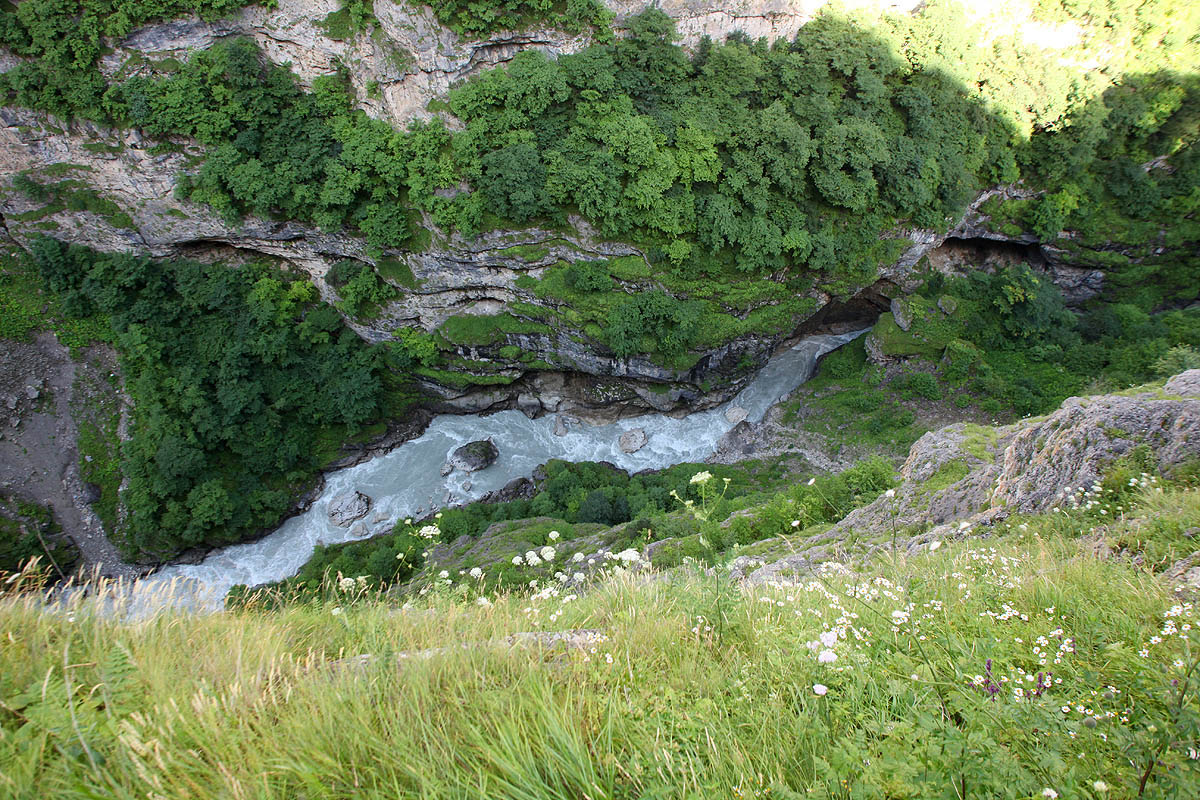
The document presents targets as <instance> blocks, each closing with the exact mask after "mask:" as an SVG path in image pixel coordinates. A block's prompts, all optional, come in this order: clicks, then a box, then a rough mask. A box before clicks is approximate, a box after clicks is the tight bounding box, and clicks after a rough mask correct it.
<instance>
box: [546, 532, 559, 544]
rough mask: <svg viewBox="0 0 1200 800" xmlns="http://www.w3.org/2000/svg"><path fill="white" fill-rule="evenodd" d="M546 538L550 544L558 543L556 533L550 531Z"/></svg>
mask: <svg viewBox="0 0 1200 800" xmlns="http://www.w3.org/2000/svg"><path fill="white" fill-rule="evenodd" d="M546 538H547V539H549V540H550V541H552V542H557V541H558V531H550V533H548V534H546Z"/></svg>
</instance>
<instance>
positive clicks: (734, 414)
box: [725, 406, 750, 425]
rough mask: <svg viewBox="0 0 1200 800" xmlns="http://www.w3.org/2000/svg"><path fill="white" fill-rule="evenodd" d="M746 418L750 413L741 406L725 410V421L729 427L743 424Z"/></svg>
mask: <svg viewBox="0 0 1200 800" xmlns="http://www.w3.org/2000/svg"><path fill="white" fill-rule="evenodd" d="M748 416H750V413H749V412H748V411H746V409H744V408H742V407H741V406H730V407H729V408H727V409H725V421H726V422H728V423H729V424H730V425H737V424H739V423H742V422H745V421H746V417H748Z"/></svg>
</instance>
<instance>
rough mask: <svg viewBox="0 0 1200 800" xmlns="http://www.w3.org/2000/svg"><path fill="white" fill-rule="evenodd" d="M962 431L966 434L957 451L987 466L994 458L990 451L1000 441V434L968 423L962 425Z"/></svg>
mask: <svg viewBox="0 0 1200 800" xmlns="http://www.w3.org/2000/svg"><path fill="white" fill-rule="evenodd" d="M963 431H964V433H965V434H966V438H965V439H963V442H962V444H960V445H959V449H961V450H962V451H963V452H964V453H967V454H968V455H971V456H974V457H975V458H977V459H979V460H980V461H984V462H986V463H988V464H990V463H992V462H993V461H994V460H995V458H996V457H995V456H994V455H992V453H991V449H992V448H994V447H995V446H996V443H997V442H999V441H1000V432H999V431H998V430H996V429H995V428H988V427H985V426H983V425H975V424H973V423H970V422H968V423H965V424H964V425H963Z"/></svg>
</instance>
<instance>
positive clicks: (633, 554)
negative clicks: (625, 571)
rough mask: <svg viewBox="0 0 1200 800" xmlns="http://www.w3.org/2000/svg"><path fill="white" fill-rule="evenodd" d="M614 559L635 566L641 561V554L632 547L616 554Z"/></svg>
mask: <svg viewBox="0 0 1200 800" xmlns="http://www.w3.org/2000/svg"><path fill="white" fill-rule="evenodd" d="M616 557H617V560H618V561H624V562H625V563H627V564H636V563H637V562H639V561H641V560H642V554H641V553H639V552H638V551H637V550H635V549H634V548H632V547H630V548H627V549H625V550H622V551H621V552H619V553H617V556H616Z"/></svg>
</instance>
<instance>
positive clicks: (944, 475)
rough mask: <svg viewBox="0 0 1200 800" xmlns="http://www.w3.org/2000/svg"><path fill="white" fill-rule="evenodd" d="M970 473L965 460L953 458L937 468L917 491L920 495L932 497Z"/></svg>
mask: <svg viewBox="0 0 1200 800" xmlns="http://www.w3.org/2000/svg"><path fill="white" fill-rule="evenodd" d="M970 472H971V468H970V466H968V464H967V462H966V460H965V459H961V458H955V459H952V460H950V461H947V462H946V463H945V464H942V465H941V466H940V467H938V470H937V472H935V473H933V474H932V475H930V476H929V478H928V480H926V481H925V482H924V483H922V484H921V486H920V488H919V489H918V491H919V492H921V494H924V495H933V494H936V493H937V492H940V491H942V490H943V489H946V488H948V487H950V486H953V485H954V484H956V483H958V482H959V481H961V480H962V479H963V478H965V477H967V475H968V474H969V473H970Z"/></svg>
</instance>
